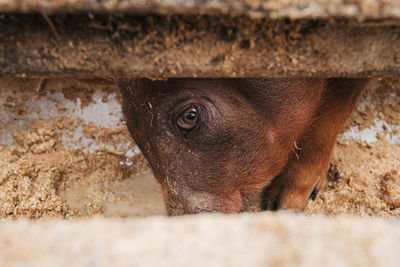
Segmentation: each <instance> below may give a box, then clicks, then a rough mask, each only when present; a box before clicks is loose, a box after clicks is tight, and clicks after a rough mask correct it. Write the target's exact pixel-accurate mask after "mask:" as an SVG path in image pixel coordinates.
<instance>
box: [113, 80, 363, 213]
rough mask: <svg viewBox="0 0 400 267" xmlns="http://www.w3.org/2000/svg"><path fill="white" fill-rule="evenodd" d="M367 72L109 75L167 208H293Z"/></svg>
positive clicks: (316, 173) (327, 153) (312, 184)
mask: <svg viewBox="0 0 400 267" xmlns="http://www.w3.org/2000/svg"><path fill="white" fill-rule="evenodd" d="M367 82H368V79H355V78H271V79H267V78H222V79H204V78H203V79H201V78H196V79H191V78H174V79H166V80H150V79H144V78H143V79H128V78H121V79H118V80H117V83H118V86H119V87H120V89H121V92H122V111H123V114H124V117H125V119H126V124H127V127H128V129H129V131H130V133H131V135H132V137H133V139H134V140H135V142H136V144H137V145H138V146H139V148H140V149H141V151H142V152H143V154H144V155H145V157H146V158H147V160H148V162H149V164H150V166H151V168H152V171H153V173H154V176H155V178H156V179H157V181H158V182H159V184H160V185H161V191H162V194H163V198H164V201H165V205H166V209H167V213H168V215H182V214H194V213H203V212H220V213H239V212H245V211H260V210H277V209H290V210H296V211H301V210H303V209H304V207H305V205H306V203H307V201H308V199H309V198H312V199H314V198H315V197H316V195H317V193H318V190H319V189H320V188H321V186H322V185H323V183H324V181H325V178H326V175H327V171H328V168H329V161H330V158H331V156H332V153H333V148H334V145H335V143H336V139H337V136H338V134H339V133H340V131H341V129H342V128H343V125H344V123H345V122H346V120H347V118H348V117H349V115H350V114H351V112H352V110H353V109H354V107H355V105H356V103H357V98H358V97H359V95H360V93H361V92H362V89H363V88H364V87H365V85H366V84H367Z"/></svg>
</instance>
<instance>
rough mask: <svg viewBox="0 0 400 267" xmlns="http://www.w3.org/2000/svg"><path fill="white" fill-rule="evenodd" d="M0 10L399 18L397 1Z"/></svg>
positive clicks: (38, 3) (50, 4) (71, 0)
mask: <svg viewBox="0 0 400 267" xmlns="http://www.w3.org/2000/svg"><path fill="white" fill-rule="evenodd" d="M0 12H46V13H65V12H70V13H71V12H74V13H76V12H102V13H109V12H112V13H115V12H130V13H136V14H138V13H141V14H143V13H152V14H155V13H158V14H172V13H173V14H227V13H230V14H235V15H250V16H256V17H263V16H268V17H271V18H282V17H290V18H292V19H294V18H296V19H297V18H326V17H348V18H357V19H366V18H373V19H384V18H399V17H400V3H399V1H398V0H385V1H382V0H358V1H347V0H212V1H211V0H190V1H182V0H150V1H143V0H101V1H98V0H0Z"/></svg>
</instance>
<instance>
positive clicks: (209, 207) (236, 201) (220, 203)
mask: <svg viewBox="0 0 400 267" xmlns="http://www.w3.org/2000/svg"><path fill="white" fill-rule="evenodd" d="M181 196H182V195H181ZM166 203H167V211H168V215H182V214H196V213H205V212H220V213H226V214H233V213H239V212H240V210H241V207H242V198H241V195H240V192H239V191H235V192H234V193H232V194H229V195H227V196H226V195H225V196H217V195H215V194H212V193H207V192H190V193H188V194H185V197H184V199H180V200H174V199H173V198H169V199H167V201H166Z"/></svg>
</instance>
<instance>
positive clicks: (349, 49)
mask: <svg viewBox="0 0 400 267" xmlns="http://www.w3.org/2000/svg"><path fill="white" fill-rule="evenodd" d="M399 44H400V23H399V20H391V21H375V20H369V21H364V22H359V21H358V20H356V19H348V18H337V19H319V20H314V19H303V20H290V19H277V20H274V19H270V18H261V19H251V18H249V17H246V16H239V17H232V16H229V15H225V16H210V15H204V16H199V15H177V16H146V17H141V16H130V15H124V14H119V15H118V14H117V15H93V14H80V15H77V14H73V15H66V14H63V15H54V16H48V15H45V14H25V15H21V14H19V15H15V14H0V76H4V75H13V76H19V77H27V76H32V75H34V76H58V77H60V76H64V77H65V76H75V77H76V76H96V75H97V76H109V77H110V76H122V75H124V76H135V77H152V78H165V77H272V76H330V77H332V76H348V77H354V76H362V77H364V76H380V77H382V76H398V75H399V74H400V45H399Z"/></svg>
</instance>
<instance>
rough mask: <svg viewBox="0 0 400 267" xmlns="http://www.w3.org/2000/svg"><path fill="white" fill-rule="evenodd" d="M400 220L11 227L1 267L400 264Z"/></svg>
mask: <svg viewBox="0 0 400 267" xmlns="http://www.w3.org/2000/svg"><path fill="white" fill-rule="evenodd" d="M399 244H400V221H399V219H394V220H389V221H388V220H382V219H365V218H364V219H360V218H358V219H356V218H340V217H337V218H324V217H306V216H299V215H293V214H279V213H278V214H276V213H275V214H273V213H260V214H242V215H236V216H228V215H225V216H223V215H211V214H209V215H206V214H203V215H197V216H185V217H174V218H165V217H153V218H146V219H136V220H115V219H114V220H104V219H90V220H81V221H43V222H40V223H37V222H32V221H18V222H3V223H1V224H0V251H1V253H0V265H1V266H41V267H45V266H193V267H194V266H308V267H311V266H384V267H391V266H393V267H395V266H399V265H400V245H399Z"/></svg>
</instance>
